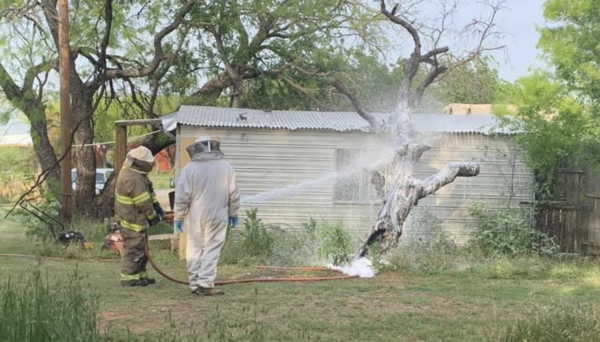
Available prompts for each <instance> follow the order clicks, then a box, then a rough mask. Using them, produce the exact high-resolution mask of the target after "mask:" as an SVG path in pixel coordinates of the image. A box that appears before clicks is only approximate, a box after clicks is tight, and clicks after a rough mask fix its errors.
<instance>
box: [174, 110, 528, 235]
mask: <svg viewBox="0 0 600 342" xmlns="http://www.w3.org/2000/svg"><path fill="white" fill-rule="evenodd" d="M381 118H382V120H385V118H386V115H385V114H382V115H381ZM163 122H164V124H165V127H167V126H170V128H176V129H177V161H176V168H177V169H178V170H181V168H182V167H183V166H185V164H186V163H188V162H189V156H188V155H187V153H186V150H185V148H186V147H187V146H189V145H190V144H192V143H193V142H194V141H195V139H196V138H197V137H199V136H211V137H214V136H218V137H219V138H220V140H221V148H222V150H223V152H224V153H225V155H226V159H227V160H228V161H229V162H231V164H232V165H233V166H234V168H235V169H236V171H237V180H238V184H239V187H240V190H241V194H242V204H243V205H242V212H243V211H244V210H247V209H250V208H254V207H256V208H258V214H259V217H261V218H262V219H263V221H265V222H269V223H276V224H277V223H280V224H283V225H284V226H286V227H295V228H299V227H301V225H302V223H304V222H306V221H307V220H308V219H309V218H311V217H312V218H316V219H326V220H330V221H341V222H343V224H344V226H345V227H346V228H347V229H349V230H350V231H351V232H352V233H354V234H355V235H357V236H363V235H364V234H365V233H366V232H367V231H369V229H370V228H371V224H372V223H373V220H374V218H375V216H376V214H377V211H378V209H379V203H380V200H378V198H377V194H376V191H375V189H374V187H373V185H372V184H371V182H370V176H369V175H368V174H367V173H365V172H362V171H361V170H362V168H363V167H365V166H367V167H369V166H371V167H372V166H373V165H374V164H377V163H381V164H382V165H383V164H385V163H384V162H383V161H382V160H383V159H385V158H388V156H389V155H390V154H391V144H390V141H389V138H388V137H386V136H382V135H378V134H374V133H372V132H370V129H369V125H368V123H367V122H366V121H365V120H364V119H362V118H361V117H360V116H359V115H358V114H357V113H354V112H306V111H262V110H252V109H240V108H215V107H199V106H182V107H181V108H180V110H179V111H178V112H177V113H174V114H172V115H170V116H168V117H165V119H164V120H163ZM497 124H498V122H497V121H496V119H495V118H494V117H493V116H491V115H487V116H486V115H478V116H462V115H461V116H452V115H439V114H431V115H415V116H414V119H413V125H414V128H415V130H416V131H417V132H419V139H420V140H421V142H423V143H425V144H427V145H429V146H431V147H432V149H431V150H430V151H428V152H427V153H425V155H424V156H423V158H422V159H421V161H420V162H419V163H418V165H417V166H416V169H415V172H416V174H417V176H418V177H427V176H429V175H431V174H433V173H435V172H437V170H439V169H440V168H442V167H443V166H444V165H446V164H447V163H450V162H461V161H477V162H480V163H481V174H480V175H479V176H478V177H475V178H459V179H457V181H456V182H454V183H453V184H450V185H448V186H446V187H445V188H443V189H441V190H440V191H439V192H438V193H437V194H436V195H435V196H430V197H428V198H425V199H424V200H422V201H421V202H420V203H419V206H418V207H417V209H416V210H415V211H414V212H413V213H412V214H411V217H410V219H409V221H408V222H407V224H406V225H405V233H404V236H403V238H402V240H403V242H404V243H411V242H413V241H415V240H417V239H421V238H423V237H424V236H425V235H427V233H428V231H429V230H430V229H431V228H432V227H433V226H435V225H436V222H439V223H441V226H442V228H443V229H444V230H445V231H447V232H448V233H449V234H451V236H452V237H453V238H454V239H455V240H456V242H457V243H459V244H463V243H465V242H466V241H467V240H468V239H469V238H470V237H471V236H472V234H471V229H470V223H472V219H471V218H470V216H469V214H468V207H469V206H470V205H472V203H474V202H478V201H482V202H486V203H489V204H490V205H491V206H495V207H500V206H506V205H510V206H516V205H518V204H519V202H520V201H525V200H530V199H531V197H532V191H531V184H532V172H531V171H530V170H529V169H528V168H527V167H526V166H525V165H524V163H523V162H522V160H521V153H520V151H519V150H518V149H517V148H516V146H515V145H514V144H513V143H512V142H511V140H510V135H509V132H507V131H504V130H503V129H501V128H499V127H498V126H497Z"/></svg>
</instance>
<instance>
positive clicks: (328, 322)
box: [0, 219, 600, 341]
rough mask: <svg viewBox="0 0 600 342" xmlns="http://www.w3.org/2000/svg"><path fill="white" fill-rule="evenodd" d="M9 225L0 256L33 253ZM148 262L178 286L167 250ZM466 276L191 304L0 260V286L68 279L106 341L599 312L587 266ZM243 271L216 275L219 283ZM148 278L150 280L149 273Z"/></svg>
mask: <svg viewBox="0 0 600 342" xmlns="http://www.w3.org/2000/svg"><path fill="white" fill-rule="evenodd" d="M22 229H23V228H22V227H21V226H20V225H19V223H18V221H16V220H13V219H11V220H3V221H2V222H1V223H0V232H1V233H2V239H1V240H0V253H33V252H34V249H33V247H32V245H31V244H30V243H29V242H28V240H27V239H26V238H25V237H24V236H23V234H22V232H23V231H22ZM157 254H158V259H159V261H160V262H161V264H163V265H164V266H165V269H166V270H168V272H169V273H172V274H173V275H176V276H177V277H179V278H184V277H185V268H184V265H183V263H182V262H179V261H177V260H175V258H174V256H173V255H172V254H171V253H170V252H168V251H159V252H158V253H157ZM481 265H482V266H481V268H473V269H471V270H470V271H462V270H460V269H453V270H447V271H442V272H431V274H426V273H424V272H410V271H388V272H384V273H382V274H380V275H378V276H377V277H376V278H374V279H354V280H346V281H332V282H322V283H303V284H298V283H260V284H239V285H228V286H225V287H223V289H224V290H225V291H226V295H225V296H222V297H214V298H198V297H194V296H192V295H191V294H190V293H189V291H188V289H187V288H186V286H183V285H177V284H174V283H171V282H168V281H166V280H164V279H160V278H159V279H158V283H157V284H156V285H154V286H150V287H147V288H137V289H133V288H122V287H120V286H119V283H118V274H119V264H118V263H115V262H107V261H76V260H62V261H61V260H48V259H45V260H41V261H40V260H37V259H28V258H8V257H0V283H2V282H3V281H6V279H8V278H9V276H10V275H16V274H19V273H20V272H30V271H31V270H32V269H34V268H36V267H39V268H41V271H42V273H43V274H44V275H45V276H46V277H47V278H48V281H49V282H50V283H52V282H54V281H56V280H57V279H60V278H63V279H64V278H66V277H67V276H69V275H70V274H72V273H73V272H74V271H76V270H77V272H79V273H80V274H81V275H82V276H83V277H82V282H83V283H84V284H85V286H86V289H87V290H86V291H89V292H90V293H91V294H93V295H97V296H98V299H99V302H100V324H99V328H100V329H101V330H102V331H106V336H108V337H112V338H113V339H112V340H117V341H124V340H135V339H136V338H137V340H139V341H144V340H149V339H151V338H153V337H154V338H156V339H157V340H165V339H166V340H174V341H175V340H179V337H176V336H180V335H181V336H187V335H189V336H193V337H195V338H197V339H198V340H206V341H211V340H213V341H214V340H222V341H230V340H232V341H238V340H239V341H247V340H254V341H272V340H273V341H297V340H300V341H308V340H310V341H485V340H489V339H492V337H493V336H494V334H495V333H497V332H498V331H500V330H502V329H504V328H505V326H507V325H508V324H510V323H512V322H513V321H514V320H515V319H517V318H520V317H523V316H526V315H528V314H529V313H530V312H531V310H532V309H534V308H536V307H548V308H552V307H556V308H560V307H562V306H563V305H565V304H576V303H587V304H600V268H598V267H597V266H596V265H595V263H594V262H593V261H581V262H580V261H577V260H576V261H572V260H571V261H551V262H550V261H544V260H538V259H536V260H520V261H511V260H507V259H504V260H498V261H495V262H493V263H491V264H483V263H482V264H481ZM251 271H252V269H251V268H241V267H237V266H222V267H221V268H220V274H219V275H220V278H233V277H239V276H243V275H244V274H245V273H246V272H251ZM152 274H153V275H154V276H156V277H157V278H158V277H159V276H158V275H156V274H155V273H154V272H152Z"/></svg>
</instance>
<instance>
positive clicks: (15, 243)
mask: <svg viewBox="0 0 600 342" xmlns="http://www.w3.org/2000/svg"><path fill="white" fill-rule="evenodd" d="M10 208H11V204H10V203H7V202H0V253H22V254H32V253H35V251H36V248H35V246H34V245H33V244H32V243H31V241H30V240H29V239H28V238H27V237H26V236H25V227H24V226H23V224H22V223H21V221H20V219H19V218H18V217H16V216H9V217H8V218H4V216H5V215H6V213H7V211H8V210H9V209H10Z"/></svg>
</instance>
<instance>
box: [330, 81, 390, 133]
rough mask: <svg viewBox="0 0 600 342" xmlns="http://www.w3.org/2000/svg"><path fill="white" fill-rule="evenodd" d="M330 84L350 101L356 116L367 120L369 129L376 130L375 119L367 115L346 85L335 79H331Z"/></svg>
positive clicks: (377, 125) (371, 115)
mask: <svg viewBox="0 0 600 342" xmlns="http://www.w3.org/2000/svg"><path fill="white" fill-rule="evenodd" d="M331 84H332V85H333V86H334V87H335V89H336V90H337V91H339V92H340V93H342V94H344V95H345V96H346V97H347V98H348V99H349V100H350V102H351V103H352V106H354V109H355V110H356V112H357V113H358V115H360V116H361V117H362V118H363V119H365V120H367V122H368V123H369V125H371V127H372V128H373V129H377V128H378V127H379V123H378V122H377V118H375V116H374V115H373V114H371V113H368V112H367V111H365V110H364V108H363V106H362V104H361V103H360V100H359V99H358V97H356V95H355V94H354V93H353V92H352V91H351V90H350V89H348V87H346V85H345V84H344V83H342V82H341V81H340V80H339V79H337V78H332V79H331Z"/></svg>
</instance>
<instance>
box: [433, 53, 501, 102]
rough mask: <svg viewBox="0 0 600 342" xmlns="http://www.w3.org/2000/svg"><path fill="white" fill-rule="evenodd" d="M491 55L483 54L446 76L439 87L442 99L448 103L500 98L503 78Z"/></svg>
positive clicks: (493, 100)
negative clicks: (494, 65)
mask: <svg viewBox="0 0 600 342" xmlns="http://www.w3.org/2000/svg"><path fill="white" fill-rule="evenodd" d="M492 63H493V60H492V58H491V57H489V56H481V57H479V58H476V59H474V60H473V61H471V62H470V63H468V64H465V65H462V66H460V67H459V68H457V69H456V70H454V71H453V72H452V73H450V74H448V75H447V76H446V77H444V78H443V79H442V80H441V81H440V82H439V84H438V86H437V88H438V91H439V93H440V97H441V101H442V102H443V103H444V104H448V103H471V104H491V103H495V102H496V101H497V100H498V97H499V96H498V95H499V93H500V92H501V87H502V83H503V81H502V79H501V78H500V76H499V75H498V69H495V68H493V67H492Z"/></svg>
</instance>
